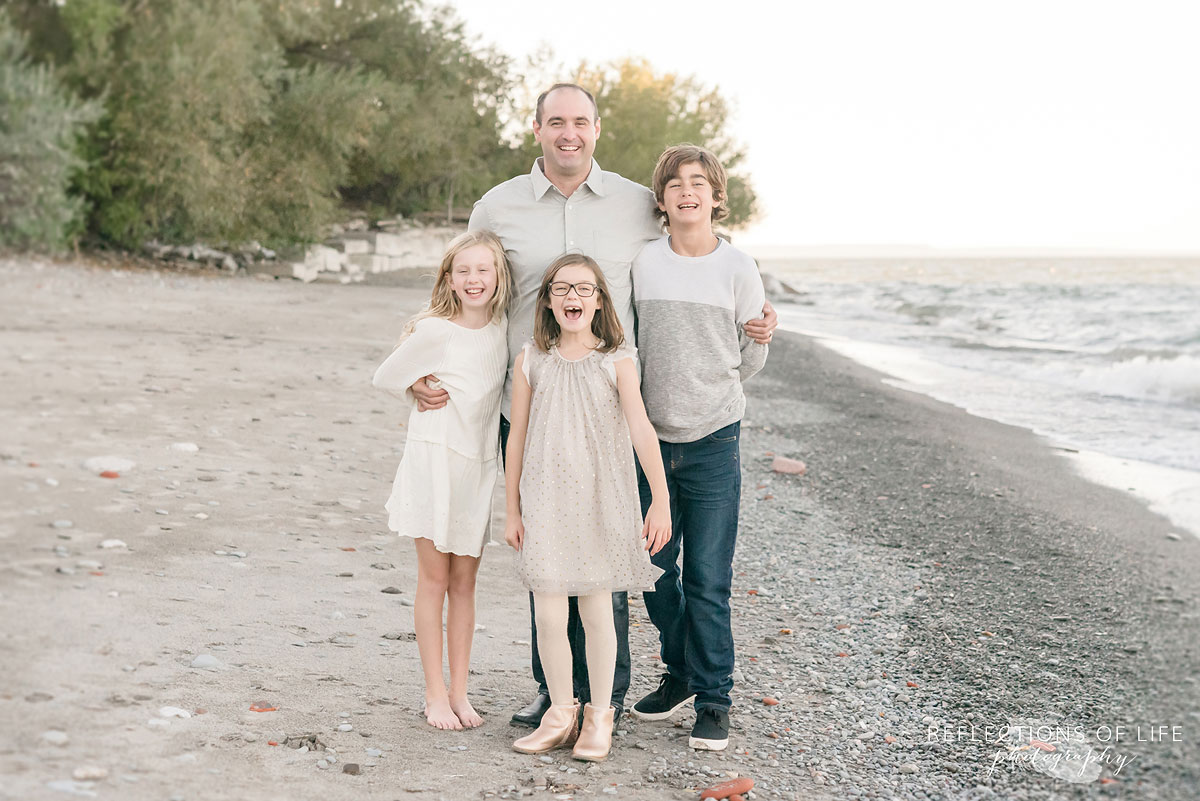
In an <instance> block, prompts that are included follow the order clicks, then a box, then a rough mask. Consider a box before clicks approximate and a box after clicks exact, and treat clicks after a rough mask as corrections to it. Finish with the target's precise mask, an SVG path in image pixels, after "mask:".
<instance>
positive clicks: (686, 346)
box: [633, 236, 767, 442]
mask: <svg viewBox="0 0 1200 801" xmlns="http://www.w3.org/2000/svg"><path fill="white" fill-rule="evenodd" d="M633 297H634V305H635V307H636V309H637V318H638V320H637V329H638V330H637V344H638V351H639V353H638V355H639V356H640V358H641V364H642V398H643V399H644V400H645V403H646V412H647V413H648V414H649V416H650V422H651V423H653V424H654V428H655V430H656V431H657V432H658V438H659V439H661V440H663V441H664V442H694V441H696V440H698V439H700V438H702V437H705V436H707V435H709V434H711V433H712V432H714V431H716V430H717V429H719V428H723V427H724V426H727V425H729V424H730V423H733V422H736V421H738V420H741V419H742V415H743V414H744V413H745V411H746V396H745V394H744V393H743V392H742V382H743V381H745V380H746V379H747V378H749V377H750V376H752V375H754V374H755V373H757V372H758V371H759V370H761V369H762V366H763V364H765V363H766V361H767V346H766V345H759V344H758V343H757V342H755V341H754V340H752V339H750V338H749V337H747V336H746V335H745V333H743V331H742V324H743V323H745V322H746V321H747V320H753V319H756V318H759V317H762V308H763V303H764V302H765V294H764V292H763V284H762V278H761V277H760V276H759V274H758V266H757V265H756V264H755V263H754V260H753V259H752V258H750V257H749V256H748V255H746V254H745V253H743V252H741V251H740V250H738V249H737V248H735V247H733V245H730V244H729V243H728V242H726V241H725V240H724V239H721V240H719V243H718V245H717V247H716V249H715V250H713V252H712V253H709V254H708V255H706V256H698V257H690V256H680V255H679V254H678V253H676V252H675V251H673V250H671V245H670V237H669V236H664V237H662V238H661V239H657V240H655V241H653V242H650V243H648V244H647V245H646V246H645V247H643V248H642V250H641V251H640V252H639V253H638V255H637V256H636V257H635V258H634V260H633Z"/></svg>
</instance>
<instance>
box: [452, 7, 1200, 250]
mask: <svg viewBox="0 0 1200 801" xmlns="http://www.w3.org/2000/svg"><path fill="white" fill-rule="evenodd" d="M450 5H452V6H454V7H455V8H456V9H457V10H458V14H459V16H460V17H461V18H462V19H463V20H464V21H465V23H466V27H467V30H468V31H469V32H470V33H471V34H472V35H474V36H477V37H478V38H479V40H480V41H481V42H483V43H488V44H492V45H494V46H495V47H497V48H498V49H499V50H502V51H504V52H506V53H508V54H509V55H511V56H514V57H516V58H518V59H521V58H524V57H525V56H526V55H527V54H528V53H530V52H532V51H533V50H534V49H536V48H537V47H539V46H540V45H549V46H550V47H551V48H552V49H553V50H554V53H555V56H556V57H557V59H558V60H560V61H562V62H565V63H566V64H567V65H569V66H572V67H573V66H574V65H575V64H576V63H577V62H578V61H579V60H581V59H587V60H588V61H590V62H605V61H610V60H613V59H618V58H624V57H639V58H646V59H648V60H649V61H650V62H651V64H652V65H653V66H654V68H655V70H656V71H659V72H675V73H679V74H682V75H694V76H696V77H697V78H699V79H700V80H701V81H703V82H704V83H706V84H708V85H715V86H717V87H719V89H720V90H721V92H722V94H723V95H724V96H725V97H726V98H727V99H729V100H731V101H732V102H733V104H734V108H735V115H734V116H735V124H734V127H733V133H734V135H735V136H736V137H737V138H738V139H739V140H740V141H741V142H742V143H743V144H745V145H746V147H747V149H748V151H749V159H748V162H749V164H748V168H749V171H750V174H751V178H752V181H753V184H754V186H755V189H756V190H757V192H758V195H759V199H760V201H761V206H762V209H763V212H764V213H763V214H762V216H761V218H760V220H759V222H758V223H757V224H755V225H754V226H753V227H751V228H748V229H746V230H745V231H744V232H742V233H741V234H740V235H739V242H742V243H746V244H748V245H751V244H757V245H790V244H796V245H816V244H848V245H880V244H905V245H930V246H934V247H944V248H963V247H1046V248H1101V249H1126V250H1170V251H1183V252H1190V253H1197V254H1200V41H1198V35H1200V3H1194V2H1190V0H1174V1H1170V2H1168V1H1165V0H1163V1H1156V0H1138V1H1137V2H1134V1H1133V0H1130V1H1128V2H1105V0H1091V2H1076V1H1075V0H1038V1H1037V2H1028V1H1027V0H1005V1H1004V2H989V3H984V2H977V1H975V0H947V1H945V2H942V1H940V0H903V2H901V1H899V0H892V1H891V2H886V1H882V2H881V1H876V0H828V2H809V1H808V0H801V2H795V3H790V4H788V3H784V2H766V1H765V0H740V1H739V2H734V3H729V2H721V3H717V2H710V0H697V1H696V2H690V3H687V4H678V3H662V4H659V3H652V2H646V0H601V1H600V2H593V3H585V4H582V5H563V4H555V3H548V2H544V1H543V2H529V1H528V0H504V2H497V1H496V0H451V2H450ZM588 14H591V15H592V16H591V18H590V19H587V18H586V15H588ZM577 20H586V21H577ZM612 133H614V134H615V135H616V136H618V137H619V136H620V132H619V131H613V132H612ZM596 157H597V160H598V161H599V162H600V164H601V165H603V164H604V152H603V149H602V148H601V149H598V150H597V153H596Z"/></svg>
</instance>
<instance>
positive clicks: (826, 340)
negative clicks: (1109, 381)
mask: <svg viewBox="0 0 1200 801" xmlns="http://www.w3.org/2000/svg"><path fill="white" fill-rule="evenodd" d="M791 330H795V331H796V333H800V334H802V335H803V336H806V337H809V338H811V339H815V340H818V341H820V342H821V343H822V344H823V345H824V346H825V347H827V348H829V349H830V350H832V351H834V352H836V353H838V354H840V355H842V356H844V357H845V358H847V359H850V360H851V361H853V362H855V363H856V364H859V365H861V366H863V367H865V368H867V369H869V370H873V371H877V372H879V373H881V374H883V377H882V378H881V379H880V380H881V381H882V382H883V383H885V384H888V385H890V386H894V387H897V388H899V389H903V390H909V391H912V392H917V393H919V394H922V395H925V396H927V397H929V398H932V399H933V400H936V401H939V402H941V403H946V404H948V405H951V406H954V407H955V408H957V409H961V410H963V411H964V412H966V413H967V414H970V415H972V416H975V417H979V418H980V419H984V420H992V421H994V422H997V423H1001V424H1003V425H1012V426H1014V427H1016V428H1021V429H1024V430H1026V431H1029V432H1030V433H1032V434H1034V435H1036V436H1038V437H1040V438H1041V439H1042V440H1043V442H1044V445H1045V447H1047V448H1051V449H1054V450H1055V451H1056V452H1058V453H1059V455H1060V456H1062V458H1063V459H1064V461H1065V463H1066V464H1068V465H1069V466H1070V469H1072V470H1074V471H1075V472H1076V473H1078V474H1079V475H1080V476H1082V477H1083V478H1086V479H1088V480H1090V481H1093V482H1095V483H1098V484H1101V485H1103V486H1105V487H1108V488H1110V489H1113V490H1117V491H1128V492H1131V493H1133V494H1134V495H1135V496H1137V497H1138V498H1139V499H1140V500H1141V501H1142V503H1143V504H1145V506H1146V508H1147V509H1148V510H1149V511H1151V512H1153V513H1154V514H1158V515H1162V516H1163V517H1166V518H1167V519H1168V520H1170V521H1171V523H1172V524H1173V525H1174V526H1177V527H1178V528H1179V529H1180V530H1182V531H1183V532H1185V533H1186V534H1189V535H1191V536H1194V537H1196V538H1198V539H1200V471H1194V470H1185V469H1182V468H1178V467H1170V466H1167V465H1161V464H1155V463H1153V462H1146V461H1142V460H1138V459H1133V458H1129V457H1124V456H1117V455H1113V454H1108V453H1103V452H1100V451H1096V450H1089V449H1085V448H1079V447H1078V446H1076V445H1074V444H1056V441H1058V442H1061V440H1060V439H1059V436H1058V435H1056V434H1054V433H1053V432H1047V431H1039V430H1037V429H1033V428H1029V427H1028V426H1025V425H1022V424H1020V423H1012V422H1009V421H1006V420H1002V419H999V418H998V417H995V416H992V415H989V414H986V413H983V412H980V411H977V410H975V409H973V408H971V407H969V406H963V405H961V404H960V403H958V402H956V401H954V400H953V399H951V398H948V397H946V396H944V395H943V394H942V393H939V392H938V391H936V390H934V389H927V387H933V386H935V385H937V384H938V383H939V382H940V381H942V380H943V378H944V377H946V376H953V375H955V374H958V373H962V372H964V371H963V370H961V369H960V368H953V367H947V366H945V365H942V364H939V363H937V362H933V361H931V360H929V359H928V358H926V357H925V356H923V355H921V354H920V353H919V351H918V350H917V349H915V348H909V347H904V346H901V345H884V344H877V343H873V342H867V341H865V340H852V339H847V338H845V337H841V336H837V335H834V334H826V333H821V332H818V331H812V330H799V329H791Z"/></svg>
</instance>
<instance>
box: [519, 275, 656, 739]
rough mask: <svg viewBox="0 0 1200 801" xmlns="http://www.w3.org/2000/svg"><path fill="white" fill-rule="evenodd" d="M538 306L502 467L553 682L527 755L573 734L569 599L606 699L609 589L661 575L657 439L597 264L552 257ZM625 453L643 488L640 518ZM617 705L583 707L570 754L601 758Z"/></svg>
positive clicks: (647, 584) (595, 683) (597, 687)
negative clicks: (638, 467) (646, 485)
mask: <svg viewBox="0 0 1200 801" xmlns="http://www.w3.org/2000/svg"><path fill="white" fill-rule="evenodd" d="M535 308H536V312H535V313H536V315H537V316H536V317H535V318H534V341H533V342H530V343H528V344H527V345H526V346H525V349H524V350H523V351H522V352H521V354H520V355H518V356H517V359H516V362H515V363H514V365H513V395H512V428H511V430H510V431H509V436H508V453H507V457H508V458H507V465H506V471H505V484H506V487H507V506H508V519H507V523H506V527H505V539H506V540H507V542H508V544H509V545H511V546H513V547H514V548H516V549H517V560H516V561H517V573H518V575H519V576H520V578H521V581H522V583H524V584H525V586H526V587H527V588H528V589H529V590H530V591H532V592H533V599H534V602H533V608H534V615H535V617H536V618H537V631H538V655H539V656H540V657H541V659H542V666H543V667H544V668H545V671H546V684H547V687H548V688H549V690H550V703H551V706H550V708H549V709H548V710H547V711H546V713H545V715H544V716H543V717H542V721H541V725H540V726H539V727H538V728H537V730H536V731H534V732H533V733H532V734H530V735H529V736H527V737H522V738H521V739H519V740H517V741H516V742H515V743H513V748H514V749H516V750H517V751H521V752H523V753H529V754H538V753H542V752H545V751H549V750H551V749H553V748H558V747H560V746H565V745H569V744H570V743H571V742H572V740H573V738H574V736H575V733H576V729H575V720H576V712H577V710H578V708H579V705H578V703H577V702H576V701H575V698H574V697H573V693H572V686H571V645H570V642H569V641H568V638H567V598H568V597H569V596H572V595H574V596H577V597H578V604H579V617H580V620H581V621H582V622H583V627H584V635H585V641H586V646H585V647H586V650H587V667H588V681H589V683H590V685H591V688H590V689H591V696H592V701H593V702H595V701H596V700H597V699H601V698H603V699H608V698H610V697H611V696H612V681H613V670H614V667H615V664H616V652H617V637H616V631H615V629H614V628H613V617H612V593H613V592H617V591H621V590H626V591H628V590H652V589H654V582H655V581H656V580H657V579H658V577H659V576H660V575H662V571H661V570H660V569H658V568H657V567H654V566H653V565H652V564H651V563H650V553H657V552H658V550H659V549H660V548H662V546H663V545H665V544H666V543H667V542H668V541H669V540H670V538H671V512H670V500H669V498H668V497H667V481H666V477H665V475H664V472H663V463H662V455H661V451H660V450H659V447H658V437H657V435H656V434H655V432H654V428H653V427H652V426H651V425H650V421H649V420H648V419H647V417H646V409H645V407H644V406H643V405H642V396H641V392H640V390H639V383H640V382H639V377H638V368H637V365H636V363H635V355H634V349H633V348H632V347H630V346H626V345H625V344H624V334H623V332H622V331H621V323H620V321H619V320H618V318H617V314H616V310H615V308H614V307H613V304H612V300H611V298H610V296H609V294H608V288H607V286H606V284H605V282H604V274H603V273H602V272H601V270H600V268H599V267H598V266H597V264H596V262H595V261H593V260H592V259H590V258H588V257H587V256H584V255H582V254H579V253H569V254H566V255H564V256H560V257H559V258H558V259H557V260H556V261H555V262H554V263H553V264H551V265H550V267H549V269H547V271H546V274H545V276H544V277H543V278H542V287H541V290H540V291H539V293H538V299H537V306H536V307H535ZM631 445H632V447H631ZM634 450H636V451H637V455H638V459H639V460H640V461H641V464H642V469H643V470H644V471H645V473H646V477H647V479H648V480H649V482H650V486H651V488H652V491H653V503H651V505H650V508H649V510H648V511H647V513H646V518H645V521H643V520H642V515H641V507H640V506H639V503H638V491H637V476H636V472H635V467H634V461H633V452H634ZM648 551H649V552H650V553H648ZM613 713H614V709H613V707H612V706H609V705H608V704H605V706H604V707H602V708H601V707H595V706H593V705H592V704H591V703H588V704H586V705H585V706H584V710H583V727H582V729H581V730H579V732H578V740H577V742H575V748H574V752H573V756H574V757H575V758H576V759H581V760H589V761H599V760H602V759H604V758H605V757H606V756H607V755H608V751H609V746H610V745H611V738H612V724H613Z"/></svg>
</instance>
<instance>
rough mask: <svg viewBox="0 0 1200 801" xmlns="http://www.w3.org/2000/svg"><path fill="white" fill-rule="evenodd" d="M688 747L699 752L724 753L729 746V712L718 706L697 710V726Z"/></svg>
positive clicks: (689, 739) (694, 727)
mask: <svg viewBox="0 0 1200 801" xmlns="http://www.w3.org/2000/svg"><path fill="white" fill-rule="evenodd" d="M688 745H690V746H691V747H692V748H695V749H696V750H697V751H724V750H725V746H727V745H729V712H728V710H725V709H721V708H720V707H717V706H704V707H701V708H700V709H698V710H696V725H695V726H693V727H692V736H691V737H689V738H688Z"/></svg>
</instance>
